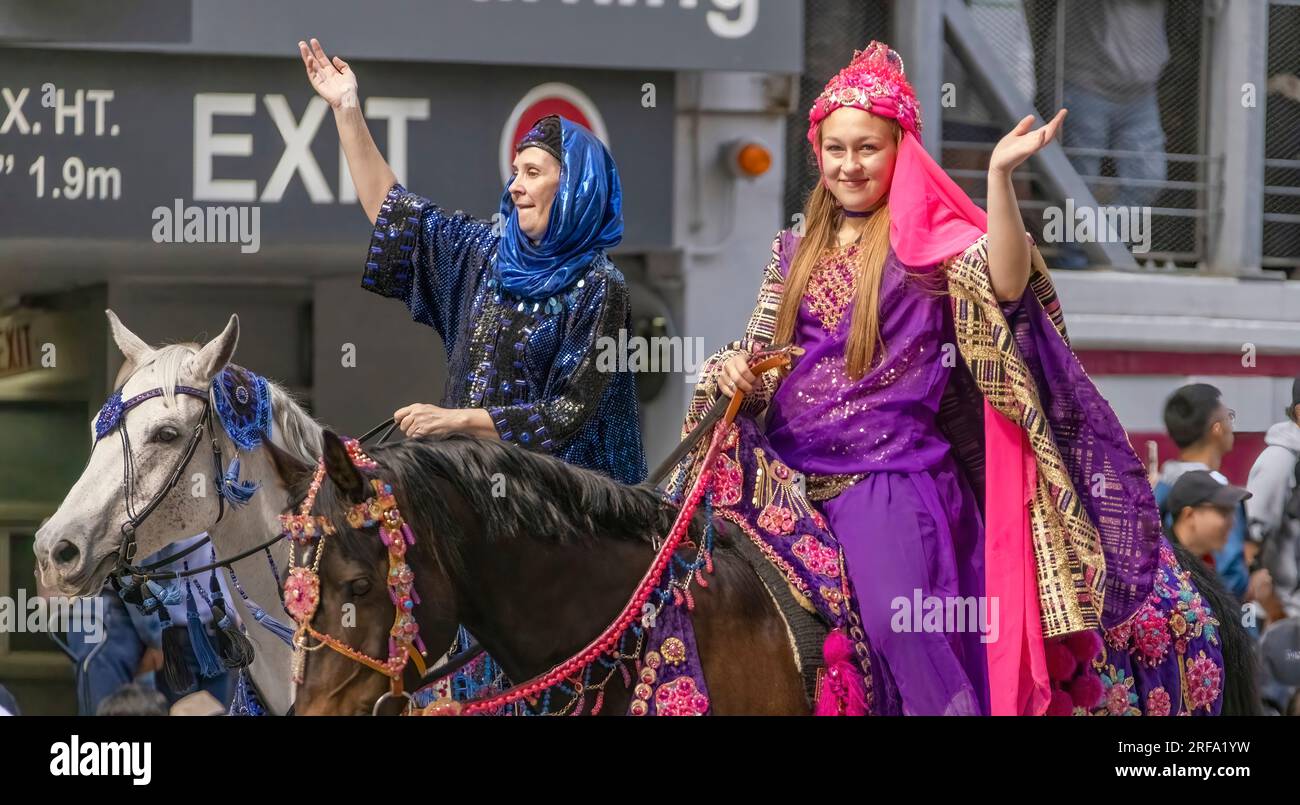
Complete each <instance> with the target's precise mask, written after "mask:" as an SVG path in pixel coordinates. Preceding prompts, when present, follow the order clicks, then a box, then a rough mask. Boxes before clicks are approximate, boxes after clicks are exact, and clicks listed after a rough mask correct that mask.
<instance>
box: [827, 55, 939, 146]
mask: <svg viewBox="0 0 1300 805" xmlns="http://www.w3.org/2000/svg"><path fill="white" fill-rule="evenodd" d="M842 106H853V107H856V108H858V109H862V110H864V111H867V112H871V113H872V114H874V115H880V116H881V117H888V118H893V119H894V120H897V121H898V125H900V126H902V127H903V131H906V132H909V133H910V134H911V135H912V136H914V137H916V138H917V139H918V140H919V139H920V138H921V108H920V107H919V106H918V105H917V103H916V93H915V92H913V91H912V85H911V84H910V83H908V80H907V76H906V75H905V74H904V73H903V57H902V56H899V55H898V53H897V52H895V51H894V50H893V49H892V48H890V47H889V45H886V44H885V43H884V42H876V41H875V40H872V42H871V43H870V44H869V45H867V46H866V48H864V49H863V50H856V51H854V52H853V60H852V61H850V62H849V66H848V67H845V68H844V69H843V70H840V72H839V74H838V75H836V76H835V77H834V78H832V79H831V80H830V82H828V83H827V84H826V88H825V89H823V90H822V94H821V95H818V96H817V100H816V101H814V102H813V105H812V109H810V110H808V142H810V143H812V144H813V147H814V148H816V147H817V127H818V126H820V125H821V122H822V121H823V120H825V119H826V116H827V115H829V114H830V113H831V112H834V111H835V110H836V109H839V108H840V107H842Z"/></svg>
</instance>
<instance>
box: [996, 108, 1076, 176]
mask: <svg viewBox="0 0 1300 805" xmlns="http://www.w3.org/2000/svg"><path fill="white" fill-rule="evenodd" d="M1065 115H1066V110H1065V109H1062V110H1060V111H1059V112H1057V113H1056V116H1055V117H1053V118H1052V119H1051V120H1050V121H1049V122H1048V123H1046V124H1045V125H1042V126H1039V127H1038V128H1036V129H1035V128H1033V125H1034V116H1033V115H1029V116H1028V117H1026V118H1025V119H1024V120H1021V121H1020V122H1019V123H1017V124H1016V127H1015V128H1014V129H1012V130H1011V132H1010V133H1009V134H1007V136H1005V137H1003V138H1002V139H1001V140H1000V141H999V142H998V144H997V145H996V146H994V148H993V156H992V157H990V158H989V172H990V173H1010V172H1011V171H1013V170H1015V169H1016V167H1018V166H1019V165H1020V163H1022V162H1024V161H1025V160H1026V159H1029V158H1030V157H1031V156H1033V155H1034V154H1036V153H1038V152H1039V151H1040V150H1042V149H1043V148H1046V147H1047V144H1048V143H1050V142H1051V141H1052V140H1053V139H1055V138H1056V134H1057V132H1058V131H1060V128H1061V121H1063V120H1065Z"/></svg>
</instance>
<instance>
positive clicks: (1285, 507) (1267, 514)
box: [1246, 377, 1300, 618]
mask: <svg viewBox="0 0 1300 805" xmlns="http://www.w3.org/2000/svg"><path fill="white" fill-rule="evenodd" d="M1283 412H1284V413H1285V414H1286V419H1284V420H1283V421H1281V422H1278V423H1276V424H1274V425H1272V426H1270V427H1269V429H1268V432H1267V433H1266V434H1265V435H1264V445H1265V447H1264V451H1263V452H1262V453H1260V454H1259V458H1257V459H1255V464H1254V466H1252V467H1251V468H1250V475H1249V477H1248V478H1247V481H1246V488H1248V489H1249V490H1250V492H1251V495H1252V496H1253V497H1252V498H1251V501H1250V503H1249V504H1247V506H1246V513H1247V514H1248V515H1249V521H1250V532H1251V538H1252V539H1254V540H1256V541H1258V542H1259V543H1260V546H1261V547H1260V556H1259V565H1260V567H1262V568H1264V569H1265V570H1266V571H1268V574H1269V576H1270V577H1271V579H1272V582H1273V588H1274V591H1275V592H1276V594H1277V597H1278V600H1279V601H1280V602H1281V606H1282V610H1283V611H1282V613H1281V614H1282V615H1283V616H1285V617H1291V618H1295V617H1300V567H1298V565H1300V491H1297V477H1298V476H1300V424H1297V422H1298V421H1300V377H1297V378H1296V379H1295V380H1294V381H1293V382H1292V383H1291V403H1290V405H1288V406H1287V407H1286V408H1285V409H1283Z"/></svg>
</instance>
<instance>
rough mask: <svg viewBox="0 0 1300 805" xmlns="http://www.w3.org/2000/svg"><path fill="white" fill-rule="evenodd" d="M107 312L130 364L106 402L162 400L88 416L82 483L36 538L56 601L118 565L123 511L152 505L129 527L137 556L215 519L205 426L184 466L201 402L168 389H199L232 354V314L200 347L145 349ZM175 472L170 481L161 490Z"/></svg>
mask: <svg viewBox="0 0 1300 805" xmlns="http://www.w3.org/2000/svg"><path fill="white" fill-rule="evenodd" d="M106 312H107V314H108V321H109V326H110V328H111V330H112V333H113V339H114V340H115V341H116V342H117V346H118V348H119V349H121V350H122V354H123V355H124V356H125V357H126V361H127V365H128V366H129V367H131V371H130V374H129V376H128V377H127V379H126V382H125V384H124V385H123V386H122V388H121V390H120V396H117V397H115V398H114V399H117V400H119V401H120V402H127V401H130V400H132V399H133V398H135V397H136V396H137V395H140V394H144V393H146V392H150V391H152V390H154V389H161V394H159V395H158V396H154V397H150V398H147V399H144V400H143V401H141V402H139V403H138V404H136V405H134V406H133V407H130V408H129V409H128V410H123V411H121V413H120V416H119V414H117V413H115V412H114V411H112V410H110V408H111V407H112V406H111V403H110V405H108V406H106V407H105V410H104V411H102V412H101V414H100V416H99V417H96V421H98V422H100V424H101V427H100V428H99V429H98V431H99V432H98V434H97V432H96V431H97V428H96V422H92V423H91V440H92V444H93V447H92V450H91V454H90V460H89V461H88V462H87V464H86V468H85V470H84V471H83V472H82V474H81V478H80V479H78V480H77V483H76V484H75V485H74V486H73V487H72V490H71V491H70V492H68V495H67V497H66V498H65V499H64V501H63V504H62V505H61V506H59V509H58V511H56V512H55V513H54V515H53V516H52V517H50V519H49V521H48V522H46V524H45V525H44V526H43V527H42V528H41V529H40V530H39V531H38V532H37V534H36V545H35V550H36V557H37V562H38V564H39V566H40V571H41V574H42V577H43V579H44V581H45V583H46V584H47V585H50V586H51V587H53V588H54V589H57V590H58V591H59V592H61V593H63V594H65V595H93V594H95V593H97V592H98V591H99V589H100V588H101V587H102V586H103V583H104V579H105V577H106V576H107V575H108V573H109V572H110V571H111V570H112V568H113V566H114V564H115V563H116V561H117V556H118V551H119V548H120V546H121V545H122V542H123V540H124V532H123V525H124V524H127V523H128V522H130V521H131V519H132V514H131V513H132V512H135V513H137V514H138V513H139V512H140V511H141V510H142V509H144V508H145V507H147V506H148V504H149V503H150V502H152V501H154V500H155V499H157V506H156V508H155V509H154V510H153V513H152V515H151V516H147V517H146V518H145V519H144V520H143V521H142V522H140V523H139V525H138V527H136V528H135V531H134V533H135V540H136V546H137V551H136V556H137V557H144V556H147V555H149V554H151V553H154V552H155V551H157V550H159V549H160V548H162V547H164V546H166V545H167V544H169V543H171V542H174V541H176V540H178V539H183V538H186V537H191V536H194V535H195V534H198V533H200V532H202V531H204V530H206V529H207V528H208V526H210V525H211V524H212V523H213V522H214V521H215V520H216V519H217V515H218V505H219V501H218V496H217V494H216V489H215V487H214V485H213V482H214V480H215V479H213V478H212V477H211V474H212V465H211V461H210V459H209V458H208V455H209V453H208V452H207V451H206V450H204V447H205V446H206V445H208V444H209V440H210V439H211V438H214V434H209V433H207V428H204V429H203V433H200V434H198V437H199V444H198V445H197V448H198V449H196V450H195V451H194V453H193V456H192V458H191V459H190V460H189V462H188V464H187V465H186V462H185V456H186V453H187V450H188V449H190V447H191V445H190V442H191V440H192V439H193V438H195V434H196V428H199V427H200V426H201V425H203V423H204V411H205V405H206V403H205V400H204V399H203V398H202V397H199V396H194V395H193V394H192V393H190V392H182V393H177V392H176V389H177V388H178V387H181V388H189V389H193V390H195V391H199V392H204V393H206V391H207V389H208V386H209V384H210V383H211V381H212V378H213V377H215V376H216V375H217V373H218V372H220V371H221V370H222V369H223V368H224V367H225V366H226V364H227V363H228V362H229V360H230V358H231V356H232V355H233V354H234V352H235V345H236V344H237V343H238V341H239V319H238V318H237V317H236V316H231V317H230V322H229V323H228V324H227V325H226V329H225V330H223V331H222V333H221V334H220V335H219V336H217V337H216V338H214V339H212V340H211V341H209V342H208V343H207V344H205V345H203V346H202V347H199V346H196V345H184V344H174V345H170V346H166V347H160V348H158V349H153V348H152V347H150V346H149V345H148V344H146V343H145V342H144V341H142V340H141V339H140V338H139V337H138V336H136V335H135V334H134V333H132V332H131V331H130V330H128V329H127V328H126V327H125V326H124V325H123V324H122V322H120V321H119V320H118V318H117V316H115V315H114V314H113V312H112V311H111V310H110V311H106ZM115 417H116V418H117V422H116V426H115V427H113V428H111V429H109V430H105V428H104V427H103V425H104V423H106V422H108V423H111V422H112V421H113V419H114V418H115ZM211 421H213V422H215V419H213V420H211ZM122 431H125V438H123V435H122ZM128 451H129V452H128ZM182 465H185V466H184V469H183V470H181V469H180V468H181V467H182ZM176 473H179V477H177V478H176V480H175V482H174V483H173V484H172V486H171V488H170V489H168V488H167V487H168V483H169V482H170V481H171V480H172V479H173V477H174V474H176ZM128 479H129V481H130V487H131V488H130V505H129V506H128V500H127V495H128V489H127V485H128V484H127V481H128Z"/></svg>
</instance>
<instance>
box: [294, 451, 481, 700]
mask: <svg viewBox="0 0 1300 805" xmlns="http://www.w3.org/2000/svg"><path fill="white" fill-rule="evenodd" d="M323 443H324V454H323V457H322V461H323V462H324V474H323V476H322V475H319V474H318V477H319V478H320V479H321V481H320V484H319V487H318V489H317V491H316V497H315V500H314V501H313V502H311V505H310V506H309V507H308V508H309V511H307V512H301V513H302V514H308V515H311V516H312V517H313V518H315V517H323V518H325V520H326V521H328V523H329V524H330V527H331V529H332V533H329V534H327V535H325V536H324V537H323V538H321V537H317V538H316V541H315V542H314V547H311V549H310V551H308V550H306V549H304V548H303V547H301V545H299V546H295V548H294V551H295V555H296V556H297V558H298V561H299V562H300V563H301V562H303V561H309V562H312V563H315V568H316V576H317V578H318V579H319V602H318V603H317V605H316V607H315V611H314V612H312V613H310V616H309V618H310V619H309V623H310V626H311V629H312V630H314V632H315V634H301V633H300V639H301V640H302V641H303V642H304V644H305V645H306V646H307V647H308V648H309V649H310V650H309V651H307V652H306V653H305V657H306V663H305V666H304V667H303V676H302V681H301V682H300V683H299V685H298V688H297V692H296V696H295V700H294V708H295V712H297V713H299V714H302V715H352V714H356V715H362V714H365V715H368V714H370V713H371V712H372V708H373V707H374V705H375V703H376V702H377V701H378V700H379V699H380V698H381V697H383V696H384V694H385V693H388V692H389V690H390V678H389V677H388V676H385V675H384V673H383V672H381V671H380V670H377V669H376V668H374V667H372V666H370V665H368V664H367V663H366V662H365V661H364V660H360V659H358V658H357V655H358V654H359V655H364V657H366V658H368V659H369V660H370V661H372V662H375V663H384V662H385V661H386V660H388V659H389V658H390V657H391V656H398V657H400V656H401V654H402V652H403V646H402V644H401V643H400V642H394V641H391V640H390V638H391V637H392V633H393V630H394V629H395V628H398V629H400V628H402V627H401V624H398V623H397V620H398V615H399V611H400V610H399V608H401V607H403V602H404V601H405V595H404V588H403V587H402V586H401V585H402V584H408V585H410V584H411V582H412V581H413V582H414V584H416V585H418V598H419V603H418V604H417V603H414V601H413V602H412V608H411V609H410V613H411V615H412V616H413V618H414V623H415V624H417V628H418V634H419V636H420V637H421V639H422V642H423V643H424V644H425V645H426V646H427V648H428V650H429V653H428V654H429V655H428V658H427V659H428V660H429V661H430V662H432V661H435V660H437V659H438V658H439V657H440V656H441V654H442V652H443V651H445V650H446V647H447V646H449V645H450V644H451V641H452V638H453V637H454V635H455V632H456V627H457V622H458V621H457V613H456V611H455V599H454V596H453V594H452V590H451V585H450V582H449V580H448V578H447V576H446V574H445V573H444V572H443V570H442V565H441V563H440V562H439V561H438V560H437V558H436V555H435V552H434V550H433V548H432V546H431V545H430V541H431V539H433V538H434V537H435V536H436V535H434V534H433V533H432V531H433V529H434V526H433V523H432V521H431V519H430V517H429V515H428V509H429V507H428V506H418V505H414V503H413V501H412V495H413V494H414V495H430V496H431V495H435V494H437V493H436V492H435V491H434V490H432V489H427V490H411V489H403V488H401V485H400V484H399V483H398V481H397V479H396V478H395V475H394V473H393V472H392V471H391V468H385V467H383V466H380V465H378V464H377V463H373V460H370V459H368V457H366V456H364V454H358V455H350V454H349V450H348V446H346V445H345V444H344V443H343V441H342V440H340V439H339V437H338V436H336V435H334V434H333V433H332V432H330V431H326V432H325V433H324V439H323ZM354 450H355V447H354ZM358 458H359V460H358V461H357V462H356V463H354V459H358ZM358 464H360V465H361V466H360V467H358ZM375 481H378V482H379V486H378V487H376V485H375ZM384 484H387V485H388V486H387V491H386V490H385V488H384ZM385 494H391V495H392V497H391V498H388V499H386V498H385V497H384V495H385ZM309 495H310V492H308V496H309ZM358 506H360V507H361V508H360V509H358ZM298 511H299V508H298V507H294V508H293V509H292V512H298ZM390 511H392V512H393V514H388V512H390ZM350 514H351V516H349V515H350ZM371 518H373V519H371ZM398 518H400V519H398ZM318 522H319V521H318ZM400 522H405V523H407V524H408V526H409V529H410V532H411V533H412V534H418V535H419V537H420V539H419V540H418V541H417V542H416V544H414V545H410V544H405V545H404V546H399V549H398V553H397V555H395V552H394V550H393V549H392V548H390V547H389V546H388V545H386V544H385V541H384V539H385V536H386V537H388V538H390V539H391V540H396V541H402V540H403V534H402V533H401V531H400V529H399V530H398V531H396V532H392V531H387V530H385V532H384V536H381V526H382V525H384V524H385V523H387V524H388V525H393V524H396V523H400ZM403 562H405V563H406V564H405V566H406V567H409V569H410V574H411V575H410V576H405V577H404V578H405V579H406V581H402V579H401V578H399V577H398V575H397V574H398V573H400V572H401V568H402V567H403V565H402V563H403ZM308 566H311V565H308ZM297 583H298V582H296V581H295V579H294V576H293V575H292V574H291V575H290V576H289V578H288V580H287V581H286V583H285V588H286V596H287V600H289V601H290V602H291V603H292V600H293V599H294V597H295V590H294V587H295V585H296V584H297ZM405 589H409V587H407V588H405ZM291 609H292V608H291ZM326 643H329V645H326ZM345 652H347V653H345ZM394 652H395V654H394ZM402 673H403V682H404V690H406V691H408V692H409V691H412V690H414V689H415V687H416V686H417V684H418V680H419V676H420V675H419V673H418V671H417V669H416V666H415V663H414V662H407V663H406V665H405V668H404V669H403V671H402ZM401 704H402V702H398V701H392V700H389V701H386V702H385V705H384V706H383V708H382V710H381V712H384V713H392V712H396V711H397V710H399V709H400V706H401Z"/></svg>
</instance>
